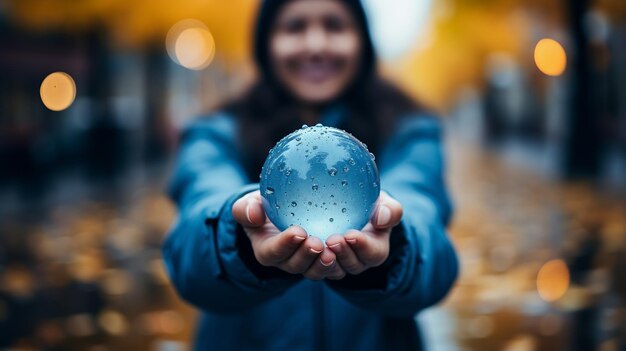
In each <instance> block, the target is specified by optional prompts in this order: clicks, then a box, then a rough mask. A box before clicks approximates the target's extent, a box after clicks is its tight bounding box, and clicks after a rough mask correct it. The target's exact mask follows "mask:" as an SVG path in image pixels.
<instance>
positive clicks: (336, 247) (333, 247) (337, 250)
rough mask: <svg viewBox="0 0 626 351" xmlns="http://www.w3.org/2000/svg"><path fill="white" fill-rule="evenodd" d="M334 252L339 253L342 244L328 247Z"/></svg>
mask: <svg viewBox="0 0 626 351" xmlns="http://www.w3.org/2000/svg"><path fill="white" fill-rule="evenodd" d="M328 247H329V248H330V249H331V250H333V252H335V253H338V252H340V251H341V243H336V244H332V245H329V246H328Z"/></svg>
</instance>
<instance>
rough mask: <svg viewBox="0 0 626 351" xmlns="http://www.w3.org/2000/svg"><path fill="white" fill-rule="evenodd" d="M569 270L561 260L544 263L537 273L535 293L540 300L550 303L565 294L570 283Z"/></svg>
mask: <svg viewBox="0 0 626 351" xmlns="http://www.w3.org/2000/svg"><path fill="white" fill-rule="evenodd" d="M569 278H570V275H569V269H568V268H567V266H566V265H565V262H563V261H562V260H552V261H548V262H546V263H545V264H544V265H543V266H542V267H541V268H540V269H539V273H537V291H538V292H539V295H540V296H541V298H542V299H544V300H546V301H548V302H552V301H556V300H558V299H560V298H561V297H563V295H564V294H565V293H566V292H567V289H568V288H569V282H570V279H569Z"/></svg>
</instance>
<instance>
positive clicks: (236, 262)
mask: <svg viewBox="0 0 626 351" xmlns="http://www.w3.org/2000/svg"><path fill="white" fill-rule="evenodd" d="M254 54H255V59H256V63H257V65H258V67H259V71H260V77H259V81H258V83H257V84H256V86H254V87H253V88H252V89H251V90H250V91H249V92H248V94H247V95H246V96H244V97H243V98H242V99H240V100H239V101H236V102H234V103H232V104H231V105H229V106H227V107H225V108H224V109H222V111H221V112H219V113H216V114H213V115H211V116H207V117H205V118H201V119H198V120H197V121H195V122H194V123H193V124H192V125H191V126H189V127H188V128H187V129H186V130H185V131H184V132H183V134H182V138H181V145H180V151H179V158H178V164H177V167H176V171H175V174H174V177H173V180H172V183H171V188H170V191H171V196H172V198H173V199H174V201H176V203H177V204H178V207H179V210H180V215H179V218H178V220H177V222H176V224H175V226H174V227H173V229H172V231H171V233H170V234H169V236H168V238H167V239H166V242H165V244H164V247H163V254H164V257H165V261H166V264H167V268H168V271H169V274H170V276H171V278H172V281H173V283H174V285H175V287H176V289H177V291H178V292H179V294H180V295H181V296H182V297H183V298H184V299H185V300H187V301H188V302H190V303H191V304H193V305H195V306H197V307H198V308H200V309H201V310H202V312H203V313H202V315H201V321H200V327H199V330H198V334H197V340H196V349H198V350H383V349H384V350H419V349H421V347H422V346H421V341H420V336H419V332H418V329H417V326H416V323H415V320H414V317H415V315H416V313H417V312H418V311H420V310H421V309H424V308H426V307H428V306H431V305H433V304H435V303H436V302H438V301H439V300H440V299H441V298H443V296H445V294H446V293H447V292H448V290H449V289H450V287H451V285H452V283H453V282H454V280H455V278H456V275H457V258H456V254H455V252H454V249H453V248H452V246H451V244H450V242H449V240H448V238H447V236H446V233H445V226H446V225H447V224H448V222H449V218H450V213H451V208H450V203H449V200H448V196H447V192H446V189H445V184H444V179H443V156H442V152H441V144H440V134H441V130H440V126H439V123H438V122H437V120H436V119H435V118H433V117H431V116H430V115H429V114H427V113H425V112H424V111H421V110H420V109H418V108H417V107H416V106H415V104H414V103H413V102H411V101H410V99H408V98H406V97H405V96H404V95H403V94H401V93H400V92H399V91H398V90H397V89H395V88H393V87H392V86H391V85H389V84H387V83H384V82H383V81H382V80H380V79H379V78H378V77H377V75H376V72H375V58H374V51H373V48H372V43H371V40H370V36H369V34H368V29H367V25H366V19H365V14H364V11H363V8H362V6H361V4H360V3H359V2H358V0H265V1H263V2H262V5H261V9H260V13H259V18H258V22H257V30H256V37H255V53H254ZM318 122H319V123H323V124H325V125H330V126H336V127H339V128H343V129H346V130H348V131H350V132H351V133H353V134H354V135H355V136H356V137H357V138H359V139H360V140H361V141H364V142H365V143H366V144H367V145H369V146H370V150H371V151H372V152H374V154H376V156H377V158H376V160H377V162H378V166H379V170H380V176H381V189H382V191H381V195H380V198H379V200H378V201H377V203H376V207H375V209H374V212H373V213H374V214H373V216H372V218H371V220H370V223H369V224H368V225H367V226H366V227H365V228H362V230H351V231H348V232H347V233H344V234H345V235H333V236H331V237H329V238H328V239H327V241H326V245H324V243H322V242H321V241H320V240H319V239H317V238H315V237H312V236H308V235H307V234H308V233H306V232H305V231H304V230H303V229H302V228H300V227H298V226H292V227H290V228H288V229H286V230H285V231H284V232H280V231H279V230H278V229H277V228H276V227H274V225H273V224H272V223H271V222H270V221H269V220H268V219H267V218H266V216H265V214H264V211H263V207H262V206H261V202H260V197H259V196H260V195H259V192H258V183H256V181H257V180H258V174H259V173H260V169H261V166H262V163H263V161H264V159H265V157H266V156H267V153H268V151H269V149H270V148H271V147H272V146H273V145H274V144H275V143H276V142H277V141H278V140H279V139H280V138H282V137H283V136H285V135H287V134H288V133H290V132H292V131H293V130H295V129H297V128H299V126H300V125H302V124H303V123H307V124H315V123H318Z"/></svg>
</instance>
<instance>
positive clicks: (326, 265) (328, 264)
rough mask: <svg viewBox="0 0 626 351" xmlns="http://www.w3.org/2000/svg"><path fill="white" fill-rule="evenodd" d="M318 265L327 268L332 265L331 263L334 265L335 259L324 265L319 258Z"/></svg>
mask: <svg viewBox="0 0 626 351" xmlns="http://www.w3.org/2000/svg"><path fill="white" fill-rule="evenodd" d="M320 263H321V264H322V266H324V267H328V266H330V265H332V264H333V263H335V259H334V258H333V260H332V261H330V262H328V263H324V261H322V259H321V258H320Z"/></svg>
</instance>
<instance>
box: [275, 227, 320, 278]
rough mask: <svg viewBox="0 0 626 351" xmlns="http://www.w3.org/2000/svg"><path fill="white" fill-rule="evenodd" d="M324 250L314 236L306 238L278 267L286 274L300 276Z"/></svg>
mask: <svg viewBox="0 0 626 351" xmlns="http://www.w3.org/2000/svg"><path fill="white" fill-rule="evenodd" d="M323 250H324V243H322V241H321V240H320V239H319V238H316V237H314V236H310V237H308V238H307V239H306V240H305V241H304V243H303V244H302V245H300V247H298V249H297V250H296V251H295V252H294V253H293V255H291V256H290V257H289V258H287V259H286V260H285V261H283V262H281V263H280V264H279V265H278V267H279V268H280V269H282V270H284V271H286V272H288V273H292V274H301V273H304V272H306V271H307V269H309V267H311V265H312V264H313V262H314V261H315V260H316V259H318V257H319V256H320V254H321V253H322V251H323Z"/></svg>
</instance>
